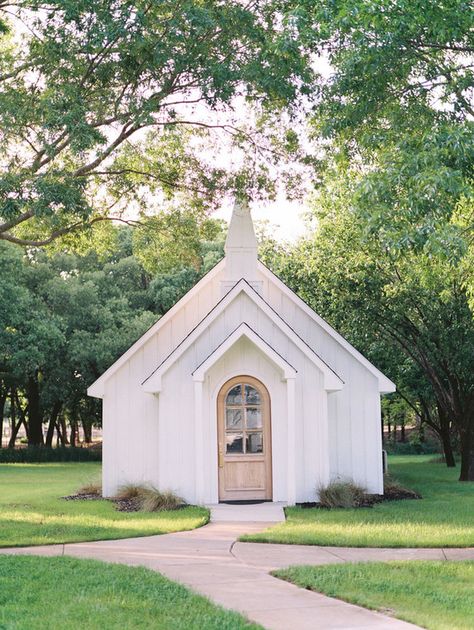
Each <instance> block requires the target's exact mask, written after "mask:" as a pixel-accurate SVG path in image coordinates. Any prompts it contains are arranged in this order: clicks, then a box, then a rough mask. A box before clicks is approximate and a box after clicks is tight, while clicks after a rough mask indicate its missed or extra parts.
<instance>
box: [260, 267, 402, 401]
mask: <svg viewBox="0 0 474 630" xmlns="http://www.w3.org/2000/svg"><path fill="white" fill-rule="evenodd" d="M257 268H258V270H259V271H260V272H261V273H262V275H263V276H265V277H266V278H267V279H268V280H270V281H271V282H273V283H274V284H276V286H277V287H278V288H279V289H280V290H281V291H282V292H283V293H284V294H285V295H286V297H288V298H289V299H290V300H292V301H293V302H295V303H296V304H297V305H298V306H299V307H300V308H301V310H302V311H304V312H305V313H306V314H307V315H309V317H311V319H312V320H314V321H315V322H316V323H317V324H318V325H319V326H321V328H322V329H323V330H324V331H325V332H327V333H328V334H329V335H330V336H331V337H332V338H333V339H335V340H336V341H337V342H338V343H339V344H340V345H341V346H342V347H343V348H344V349H345V350H347V351H348V352H349V353H350V354H352V356H353V357H354V358H355V359H357V361H359V363H361V364H362V365H363V366H364V367H366V368H367V369H368V370H369V372H371V373H372V374H373V375H374V376H376V377H377V379H378V382H379V392H380V393H381V394H389V393H392V392H395V391H396V390H397V387H396V385H395V383H393V381H391V380H390V379H389V378H388V377H387V376H385V374H383V372H381V371H380V370H379V369H378V368H376V367H375V365H373V364H372V363H371V362H370V361H369V360H368V359H366V358H365V357H364V355H363V354H361V353H360V352H359V351H358V350H356V348H354V346H352V345H351V344H350V343H349V342H348V341H347V339H344V337H343V336H342V335H341V334H340V333H338V332H337V331H336V330H334V328H333V327H332V326H331V325H330V324H328V323H327V321H326V320H324V319H323V318H322V317H320V316H319V315H318V314H317V313H316V312H315V311H313V309H312V308H310V307H309V306H308V305H307V304H306V302H304V301H303V300H302V299H301V298H300V297H299V296H298V295H297V294H296V293H295V292H294V291H292V290H291V289H290V288H289V287H287V286H286V284H285V283H284V282H283V281H282V280H280V278H279V277H278V276H276V275H275V274H274V273H273V272H272V271H270V269H268V267H266V266H265V265H264V264H263V263H262V262H260V260H259V261H258V262H257Z"/></svg>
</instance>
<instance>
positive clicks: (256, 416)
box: [246, 407, 262, 429]
mask: <svg viewBox="0 0 474 630" xmlns="http://www.w3.org/2000/svg"><path fill="white" fill-rule="evenodd" d="M246 411H247V429H260V427H261V426H262V411H261V409H259V408H258V407H247V410H246Z"/></svg>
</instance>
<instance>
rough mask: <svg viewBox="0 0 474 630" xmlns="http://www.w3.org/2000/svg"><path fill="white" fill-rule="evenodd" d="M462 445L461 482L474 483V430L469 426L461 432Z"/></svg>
mask: <svg viewBox="0 0 474 630" xmlns="http://www.w3.org/2000/svg"><path fill="white" fill-rule="evenodd" d="M459 439H460V443H461V474H460V475H459V481H474V429H473V427H472V426H469V425H468V426H467V427H465V428H463V429H460V431H459Z"/></svg>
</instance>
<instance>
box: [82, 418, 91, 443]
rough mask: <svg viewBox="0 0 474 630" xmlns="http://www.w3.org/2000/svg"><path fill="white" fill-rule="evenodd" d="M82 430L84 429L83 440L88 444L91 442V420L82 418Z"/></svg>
mask: <svg viewBox="0 0 474 630" xmlns="http://www.w3.org/2000/svg"><path fill="white" fill-rule="evenodd" d="M82 430H83V431H84V442H85V443H86V444H90V443H91V442H92V422H90V421H89V420H83V421H82Z"/></svg>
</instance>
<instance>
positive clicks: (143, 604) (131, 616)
mask: <svg viewBox="0 0 474 630" xmlns="http://www.w3.org/2000/svg"><path fill="white" fill-rule="evenodd" d="M258 627H259V626H256V625H253V624H250V623H249V622H248V621H246V620H245V619H244V618H243V617H241V616H240V615H238V614H237V613H234V612H230V611H226V610H224V609H222V608H219V607H218V606H215V605H214V604H212V603H211V602H209V601H208V600H207V599H205V598H204V597H201V596H199V595H195V594H193V593H192V592H191V591H189V590H188V589H187V588H185V587H184V586H180V585H179V584H176V583H175V582H171V581H170V580H168V579H166V578H164V577H163V576H161V575H160V574H159V573H155V572H154V571H150V570H149V569H144V568H138V567H126V566H121V565H114V564H106V563H103V562H97V561H95V560H77V559H73V558H67V557H59V558H40V557H38V556H20V557H14V556H0V628H5V630H7V629H8V630H10V629H12V630H13V628H14V629H15V630H31V628H34V629H35V630H50V629H51V628H61V629H62V630H77V629H78V628H87V630H95V629H97V630H103V629H107V630H114V629H115V628H116V629H117V630H124V629H127V630H128V629H132V628H133V629H136V628H143V629H148V628H153V629H154V630H159V629H161V628H163V629H166V630H192V629H194V628H195V629H196V630H202V629H205V630H213V629H215V630H238V629H240V628H258Z"/></svg>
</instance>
